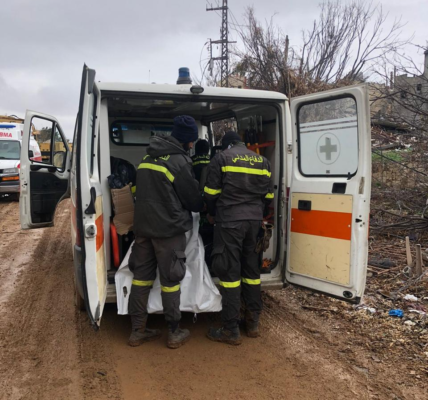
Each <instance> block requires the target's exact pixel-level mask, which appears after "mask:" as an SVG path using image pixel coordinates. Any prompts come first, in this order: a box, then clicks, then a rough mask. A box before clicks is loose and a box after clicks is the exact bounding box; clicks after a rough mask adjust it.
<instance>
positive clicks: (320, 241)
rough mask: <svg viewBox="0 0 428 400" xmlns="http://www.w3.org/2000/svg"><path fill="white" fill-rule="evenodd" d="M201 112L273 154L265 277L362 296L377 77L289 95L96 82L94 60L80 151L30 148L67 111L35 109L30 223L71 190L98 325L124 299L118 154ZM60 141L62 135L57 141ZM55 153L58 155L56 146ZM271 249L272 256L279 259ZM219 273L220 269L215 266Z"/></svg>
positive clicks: (82, 287) (129, 155) (25, 197)
mask: <svg viewBox="0 0 428 400" xmlns="http://www.w3.org/2000/svg"><path fill="white" fill-rule="evenodd" d="M183 114H185V115H191V116H192V117H194V118H195V120H196V121H197V123H198V125H199V128H200V129H199V132H200V137H201V138H202V137H204V138H205V137H206V138H207V139H208V140H209V141H210V142H211V144H212V145H213V144H214V138H213V136H214V134H215V132H214V131H215V129H216V128H215V127H216V126H219V125H221V124H226V123H229V122H230V121H233V122H234V123H235V126H237V127H238V132H239V133H241V134H242V135H243V137H244V135H245V137H252V138H253V139H252V142H250V143H249V145H250V146H251V148H252V149H254V150H255V151H256V152H258V153H260V154H262V155H264V156H265V157H267V158H268V159H269V160H270V162H271V166H272V177H273V180H274V185H275V186H274V199H273V201H272V204H271V213H270V215H269V216H268V220H269V221H270V222H271V223H272V224H273V226H274V228H273V236H272V238H271V242H270V247H269V249H268V250H267V252H266V253H265V254H263V257H262V258H261V262H262V259H263V260H264V262H263V265H265V263H266V264H268V265H269V264H270V265H269V268H266V270H264V271H263V273H262V277H261V279H262V287H263V289H265V290H267V289H275V288H282V287H283V285H284V284H285V283H286V282H288V283H291V284H295V285H299V286H302V287H306V288H309V289H313V290H316V291H319V292H323V293H326V294H328V295H331V296H334V297H336V298H339V299H343V300H347V301H350V302H355V303H358V302H359V301H360V299H361V297H362V295H363V293H364V288H365V281H366V267H367V254H368V244H367V240H368V224H369V203H370V187H371V186H370V185H371V148H370V110H369V101H368V88H367V86H365V85H356V86H350V87H345V88H340V89H335V90H331V91H326V92H321V93H315V94H311V95H307V96H302V97H298V98H295V99H293V100H291V101H290V100H289V99H287V97H286V96H284V95H283V94H280V93H274V92H267V91H256V90H243V89H229V88H217V87H205V88H201V87H200V86H196V85H194V86H192V85H191V84H182V85H157V84H131V83H103V82H95V71H94V70H91V69H89V68H88V67H86V66H84V69H83V75H82V82H81V92H80V104H79V110H78V115H77V121H76V127H75V132H74V139H73V151H72V154H71V153H70V151H69V150H67V151H66V154H64V157H63V164H61V165H59V164H58V163H57V165H55V162H54V161H44V162H40V161H36V160H32V159H31V157H29V154H28V151H29V139H30V127H31V124H32V123H34V121H35V120H38V122H40V121H42V122H43V123H42V125H49V126H50V127H51V131H52V132H53V136H52V141H60V140H62V141H63V143H64V146H65V148H66V149H68V147H67V143H66V140H65V138H64V135H63V132H62V129H61V127H60V125H59V123H58V121H57V120H56V119H55V118H54V117H52V116H49V115H45V114H42V113H38V112H33V111H27V114H26V118H25V128H24V136H23V142H22V151H21V172H20V177H21V201H20V212H21V225H22V228H23V229H35V228H40V227H46V226H52V225H53V221H54V214H55V209H56V207H57V205H58V203H59V202H60V201H61V200H62V199H64V198H66V197H68V196H71V220H72V223H71V226H72V242H73V253H74V265H75V276H76V288H77V289H76V290H77V292H78V293H79V296H81V298H82V299H83V300H84V304H85V306H86V310H87V312H88V314H89V318H90V320H91V322H92V324H93V325H94V327H95V328H96V329H97V328H98V327H99V325H100V321H101V316H102V313H103V308H104V305H105V303H106V302H115V301H116V292H115V285H114V274H115V272H116V269H115V268H114V266H113V261H112V250H111V232H110V223H111V218H112V205H111V197H110V189H109V186H108V182H107V177H108V176H109V175H110V174H111V167H110V157H111V156H114V157H117V158H122V159H125V160H127V161H129V162H131V163H132V164H133V165H134V166H136V167H137V166H138V165H139V163H140V160H141V159H142V158H143V157H144V155H145V152H146V149H147V145H148V144H149V138H150V136H151V135H153V134H156V132H162V133H164V134H168V133H170V130H171V127H172V121H173V118H174V117H175V116H177V115H183ZM52 147H53V146H52ZM50 160H53V155H51V157H50ZM269 260H270V261H269ZM215 279H216V278H215Z"/></svg>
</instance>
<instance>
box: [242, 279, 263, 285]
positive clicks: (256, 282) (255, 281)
mask: <svg viewBox="0 0 428 400" xmlns="http://www.w3.org/2000/svg"><path fill="white" fill-rule="evenodd" d="M242 282H243V283H246V284H247V285H260V279H248V278H242Z"/></svg>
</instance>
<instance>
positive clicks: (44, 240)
mask: <svg viewBox="0 0 428 400" xmlns="http://www.w3.org/2000/svg"><path fill="white" fill-rule="evenodd" d="M18 219H19V211H18V203H13V202H8V201H7V200H0V237H1V240H0V242H1V245H0V257H1V258H0V265H1V267H0V398H1V399H11V400H15V399H55V400H57V399H97V400H98V399H168V398H174V399H210V400H214V399H347V400H349V399H399V398H400V399H426V391H425V389H424V387H422V386H418V385H405V384H403V380H402V379H399V378H400V376H401V375H402V371H400V366H397V367H396V368H394V369H392V370H391V369H388V368H384V367H383V366H382V365H380V364H378V363H376V362H374V361H373V358H372V355H371V354H370V353H369V352H367V351H365V350H364V348H363V347H361V348H360V349H358V351H357V349H356V348H350V345H349V337H350V335H351V334H352V333H351V332H350V331H349V330H348V327H347V326H342V329H339V328H337V326H336V325H337V324H338V323H339V324H340V321H339V322H335V321H331V324H326V323H325V321H324V320H322V319H319V318H318V317H317V315H316V313H314V312H311V311H306V310H303V309H302V308H299V305H298V302H296V300H295V298H294V297H293V296H294V292H292V291H288V290H285V291H282V292H276V293H272V294H268V295H266V296H265V312H264V314H263V320H262V332H263V336H262V337H261V338H259V339H248V338H244V341H243V344H242V345H241V346H239V347H232V346H227V345H222V344H218V343H213V342H210V341H209V340H207V339H206V338H205V333H206V331H207V329H208V327H209V326H210V324H212V323H217V319H218V316H216V315H213V314H210V315H200V316H199V317H198V320H197V321H196V323H193V316H192V315H185V317H184V321H183V325H184V326H185V327H188V328H190V329H191V333H192V339H191V341H190V342H189V343H188V344H187V345H186V346H184V347H183V348H180V349H178V350H174V351H172V350H168V349H167V348H166V347H165V339H166V332H165V331H166V330H165V326H164V322H163V320H162V317H161V316H151V317H150V320H149V321H150V325H151V326H153V327H160V328H162V329H163V331H164V336H163V338H162V339H161V340H159V341H156V342H152V343H148V344H146V345H143V346H141V347H138V348H130V347H128V346H127V345H126V340H127V337H128V334H129V329H130V323H129V319H128V318H127V317H123V316H118V315H117V314H116V309H115V306H114V305H109V306H107V308H106V310H105V312H104V316H103V321H102V327H101V330H100V331H99V332H94V331H93V329H92V328H91V327H90V326H89V323H88V319H87V317H86V315H85V314H84V313H80V312H77V311H76V310H75V307H74V302H73V297H74V288H73V264H72V258H71V240H70V233H69V232H70V222H69V210H68V203H67V202H64V203H63V204H62V205H61V206H60V208H59V209H58V210H57V215H56V226H55V227H54V228H47V229H43V230H39V231H25V232H23V231H20V229H19V221H18Z"/></svg>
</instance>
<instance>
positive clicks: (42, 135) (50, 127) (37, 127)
mask: <svg viewBox="0 0 428 400" xmlns="http://www.w3.org/2000/svg"><path fill="white" fill-rule="evenodd" d="M31 124H32V126H33V136H34V138H35V139H36V141H37V143H38V144H39V147H40V152H41V153H42V159H41V161H39V162H42V163H44V164H49V165H53V163H52V151H51V144H52V136H53V132H54V130H55V123H54V122H53V121H50V120H47V119H44V118H39V117H33V118H32V120H31ZM30 151H31V150H30ZM28 157H29V158H30V159H31V158H33V157H34V154H31V153H30V154H29V155H28Z"/></svg>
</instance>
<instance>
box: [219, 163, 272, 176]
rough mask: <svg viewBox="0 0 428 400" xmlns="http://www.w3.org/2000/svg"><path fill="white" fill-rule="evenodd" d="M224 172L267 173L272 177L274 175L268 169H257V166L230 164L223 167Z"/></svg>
mask: <svg viewBox="0 0 428 400" xmlns="http://www.w3.org/2000/svg"><path fill="white" fill-rule="evenodd" d="M221 170H222V171H223V172H239V173H240V174H250V175H266V176H267V177H269V178H270V176H271V175H272V174H271V173H270V172H269V171H268V170H267V169H256V168H247V167H232V166H230V165H228V166H226V167H221Z"/></svg>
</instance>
